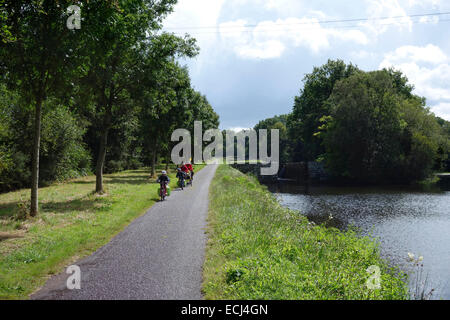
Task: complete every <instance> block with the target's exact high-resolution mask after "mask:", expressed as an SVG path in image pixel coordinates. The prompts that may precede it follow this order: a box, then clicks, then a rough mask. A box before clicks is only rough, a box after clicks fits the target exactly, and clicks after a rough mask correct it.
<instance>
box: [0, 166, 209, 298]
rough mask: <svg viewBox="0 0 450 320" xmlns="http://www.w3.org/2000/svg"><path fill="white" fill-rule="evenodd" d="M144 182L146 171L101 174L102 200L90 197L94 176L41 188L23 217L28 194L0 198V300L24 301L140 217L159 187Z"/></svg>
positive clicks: (0, 196)
mask: <svg viewBox="0 0 450 320" xmlns="http://www.w3.org/2000/svg"><path fill="white" fill-rule="evenodd" d="M201 168H202V166H198V165H197V166H196V171H198V170H199V169H201ZM159 169H161V168H159ZM173 169H174V167H172V170H171V172H174V170H173ZM170 177H171V180H172V181H171V186H172V187H173V188H174V187H175V185H176V179H175V178H174V173H172V174H171V175H170ZM148 178H149V171H148V170H133V171H125V172H121V173H117V174H112V175H105V178H104V179H105V180H104V183H105V189H106V194H105V195H102V196H98V195H96V194H94V193H93V190H95V176H88V177H84V178H80V179H76V180H73V181H70V182H67V183H62V184H56V185H53V186H50V187H46V188H41V189H40V190H39V199H40V213H39V215H38V216H37V217H35V218H30V217H28V218H25V219H24V217H23V215H24V213H26V209H27V207H29V205H28V204H27V202H28V198H29V194H30V191H29V190H19V191H15V192H10V193H6V194H0V299H24V298H27V297H28V296H29V294H31V293H32V292H34V291H35V290H36V289H38V288H39V287H40V286H42V285H43V284H44V283H45V281H46V279H47V278H48V276H49V275H51V274H55V273H59V272H61V271H62V270H63V267H64V266H66V265H68V264H69V263H71V262H74V261H76V260H78V259H80V258H82V257H84V256H87V255H89V254H91V253H92V252H94V251H95V250H97V249H98V248H100V247H101V246H102V245H104V244H106V243H107V242H108V241H109V240H110V239H111V238H112V237H113V236H114V235H116V234H117V233H119V232H120V231H121V230H123V228H124V227H125V226H127V225H128V224H129V223H130V222H131V221H133V220H134V219H135V218H137V217H138V216H140V215H142V214H143V213H145V212H146V210H147V209H148V208H149V207H151V206H152V205H153V204H154V203H155V202H156V201H158V196H157V189H158V187H159V184H157V183H156V182H155V179H151V180H149V179H148Z"/></svg>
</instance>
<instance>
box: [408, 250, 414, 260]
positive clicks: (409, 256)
mask: <svg viewBox="0 0 450 320" xmlns="http://www.w3.org/2000/svg"><path fill="white" fill-rule="evenodd" d="M408 258H409V260H410V261H414V254H413V253H411V252H408Z"/></svg>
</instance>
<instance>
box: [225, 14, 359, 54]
mask: <svg viewBox="0 0 450 320" xmlns="http://www.w3.org/2000/svg"><path fill="white" fill-rule="evenodd" d="M245 26H246V21H245V20H236V21H230V22H226V23H223V24H221V25H220V31H221V37H222V39H223V40H224V41H226V46H227V47H230V48H232V49H233V50H234V52H235V53H236V54H237V55H239V56H240V57H242V58H247V59H251V58H256V59H270V58H278V57H280V56H281V55H282V54H283V52H284V51H285V49H286V48H289V47H305V48H308V49H309V50H310V51H312V52H313V53H318V52H320V51H321V50H324V49H328V48H329V47H330V42H331V41H344V42H353V43H356V44H361V45H365V44H367V43H368V39H367V37H366V35H365V34H364V33H363V32H361V31H359V30H337V29H333V28H324V27H322V26H321V25H320V23H319V20H318V19H316V18H300V19H299V18H286V19H278V20H275V21H262V22H260V23H258V24H257V25H256V26H255V27H251V28H249V27H246V28H245Z"/></svg>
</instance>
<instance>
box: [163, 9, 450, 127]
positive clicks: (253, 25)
mask: <svg viewBox="0 0 450 320" xmlns="http://www.w3.org/2000/svg"><path fill="white" fill-rule="evenodd" d="M435 13H448V14H441V15H426V16H417V15H425V14H435ZM385 18H389V19H385ZM349 19H350V20H353V19H361V20H357V21H346V22H334V21H336V20H339V21H342V20H349ZM363 19H365V20H363ZM164 29H165V30H166V31H169V32H174V33H176V34H180V35H182V34H185V33H188V34H190V35H191V36H193V37H194V38H196V39H197V43H198V45H199V46H200V54H199V55H198V56H197V57H195V58H193V59H190V60H183V61H182V63H183V64H186V65H187V66H188V67H189V70H190V75H191V79H192V84H193V86H194V88H195V89H196V90H198V91H200V92H201V93H203V94H204V95H206V97H207V98H208V101H209V102H210V103H211V105H212V106H213V108H214V109H215V111H216V112H217V113H218V114H219V116H220V122H221V125H220V128H221V129H235V130H239V129H242V128H251V127H253V126H254V125H256V124H257V123H258V122H259V121H260V120H263V119H266V118H269V117H273V116H275V115H280V114H287V113H289V112H291V111H292V107H293V104H294V97H295V96H297V95H299V92H300V89H301V88H302V87H303V82H302V79H303V78H304V76H305V74H307V73H310V72H311V71H312V70H313V67H314V66H321V65H322V64H324V63H326V62H327V60H328V59H342V60H344V61H345V62H346V63H350V62H351V63H353V64H355V65H357V66H358V67H359V68H361V69H363V70H366V71H371V70H379V69H382V68H387V67H391V66H393V67H395V68H396V69H398V70H401V71H403V73H404V74H405V75H406V76H407V77H408V79H409V80H410V83H411V84H413V85H414V86H415V93H416V94H418V95H420V96H423V97H425V98H426V99H427V106H428V107H430V109H431V111H432V112H433V113H435V114H436V115H438V116H440V117H442V118H444V119H446V120H450V41H449V40H450V38H449V35H450V33H449V31H450V1H448V0H362V1H361V0H314V1H310V0H179V2H178V4H177V5H176V6H175V10H174V12H173V13H172V14H171V15H170V16H168V17H167V18H166V20H165V22H164Z"/></svg>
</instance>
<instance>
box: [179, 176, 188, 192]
mask: <svg viewBox="0 0 450 320" xmlns="http://www.w3.org/2000/svg"><path fill="white" fill-rule="evenodd" d="M185 186H186V182H185V177H184V176H183V177H179V178H178V187H180V188H181V190H184V187H185Z"/></svg>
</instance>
